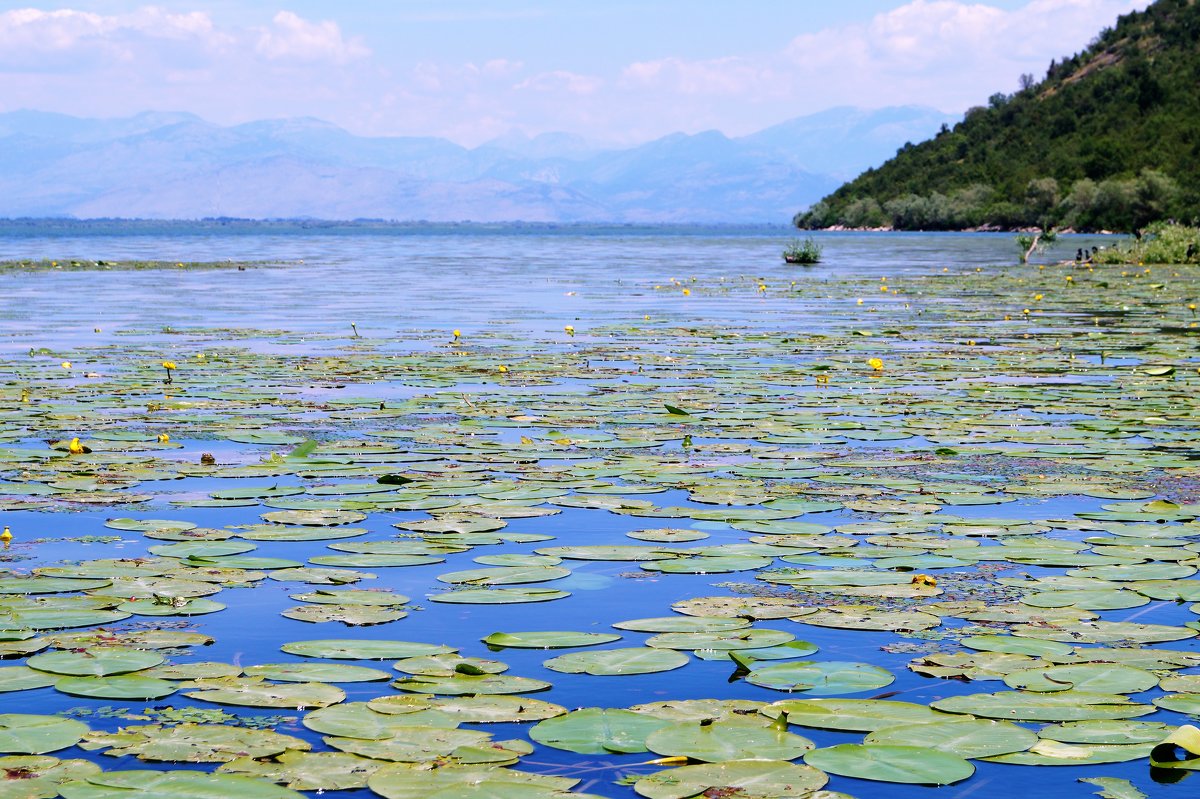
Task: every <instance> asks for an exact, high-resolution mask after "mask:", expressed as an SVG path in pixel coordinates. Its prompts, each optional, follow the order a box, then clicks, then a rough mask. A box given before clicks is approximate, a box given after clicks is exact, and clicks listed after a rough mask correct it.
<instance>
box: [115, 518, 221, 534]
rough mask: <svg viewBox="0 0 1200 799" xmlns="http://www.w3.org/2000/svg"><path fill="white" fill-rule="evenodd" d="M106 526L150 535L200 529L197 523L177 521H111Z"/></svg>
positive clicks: (125, 519) (124, 519) (123, 519)
mask: <svg viewBox="0 0 1200 799" xmlns="http://www.w3.org/2000/svg"><path fill="white" fill-rule="evenodd" d="M104 526H105V527H108V528H110V529H112V530H125V531H127V532H131V533H148V532H155V531H161V530H174V531H178V532H182V531H186V530H193V529H195V528H196V527H199V525H198V524H196V523H195V522H187V521H182V520H177V519H127V518H121V519H109V520H108V521H106V522H104Z"/></svg>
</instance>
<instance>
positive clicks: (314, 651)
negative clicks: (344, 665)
mask: <svg viewBox="0 0 1200 799" xmlns="http://www.w3.org/2000/svg"><path fill="white" fill-rule="evenodd" d="M279 648H280V649H281V650H282V651H284V652H286V653H288V654H289V655H301V656H303V657H311V658H330V659H333V660H392V659H399V658H411V657H417V656H420V655H440V654H444V653H452V652H457V651H458V650H457V649H454V648H453V647H449V646H440V645H438V644H421V643H415V642H412V641H381V640H371V639H363V640H357V639H353V638H349V639H341V638H327V639H318V640H315V641H293V642H291V643H288V644H284V645H283V646H281V647H279Z"/></svg>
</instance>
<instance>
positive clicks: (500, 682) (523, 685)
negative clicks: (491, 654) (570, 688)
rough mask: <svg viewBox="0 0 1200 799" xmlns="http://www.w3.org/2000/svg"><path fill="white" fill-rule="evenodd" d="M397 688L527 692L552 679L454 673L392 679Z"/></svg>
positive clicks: (420, 691)
mask: <svg viewBox="0 0 1200 799" xmlns="http://www.w3.org/2000/svg"><path fill="white" fill-rule="evenodd" d="M392 687H393V688H397V689H399V690H401V691H408V692H410V693H418V694H447V695H451V696H463V695H468V694H479V695H484V694H524V693H530V692H533V691H545V690H547V689H548V688H549V687H550V683H548V682H543V681H542V680H535V679H532V678H530V677H516V676H513V675H510V674H461V673H455V674H454V675H453V676H450V677H429V676H419V677H401V678H400V679H398V680H396V681H395V682H393V683H392Z"/></svg>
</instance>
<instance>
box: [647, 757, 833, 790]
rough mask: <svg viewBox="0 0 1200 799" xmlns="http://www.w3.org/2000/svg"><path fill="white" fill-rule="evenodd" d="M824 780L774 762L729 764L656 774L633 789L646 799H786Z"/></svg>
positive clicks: (806, 770) (804, 768)
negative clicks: (722, 798)
mask: <svg viewBox="0 0 1200 799" xmlns="http://www.w3.org/2000/svg"><path fill="white" fill-rule="evenodd" d="M828 779H829V778H828V777H826V776H825V775H824V774H822V773H821V772H820V771H818V770H817V769H815V768H812V767H810V766H800V765H795V764H793V763H787V762H784V761H778V760H730V761H727V762H725V763H704V764H699V765H694V766H682V767H680V768H673V769H667V770H665V771H659V772H656V773H654V774H650V775H648V776H646V777H642V778H641V779H639V780H638V781H637V782H636V783H634V786H633V789H634V790H635V791H637V792H638V794H640V795H641V796H645V797H647V799H686V797H689V796H702V795H704V794H706V793H707V794H708V795H710V796H720V795H722V794H726V795H730V796H739V795H740V796H753V797H755V799H790V797H795V796H810V795H813V792H814V791H816V790H817V789H819V788H820V787H821V786H823V785H824V784H825V783H826V782H827V781H828Z"/></svg>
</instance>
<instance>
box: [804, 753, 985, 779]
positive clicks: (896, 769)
mask: <svg viewBox="0 0 1200 799" xmlns="http://www.w3.org/2000/svg"><path fill="white" fill-rule="evenodd" d="M804 762H805V763H808V764H809V765H811V766H815V767H817V768H819V769H821V770H822V771H826V772H829V773H831V774H839V775H841V776H843V777H857V778H858V779H862V780H878V781H880V782H899V783H906V784H910V785H952V784H953V783H956V782H961V781H962V780H965V779H966V778H967V777H970V776H971V775H972V774H974V773H975V767H974V766H972V765H971V764H970V763H968V762H967V761H966V760H964V759H962V758H961V757H956V756H955V755H952V754H948V753H946V752H943V751H939V750H937V749H930V748H928V747H924V746H894V745H888V744H861V745H860V744H838V745H837V746H830V747H827V748H825V749H814V750H813V751H811V752H809V753H808V754H807V755H805V756H804Z"/></svg>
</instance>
